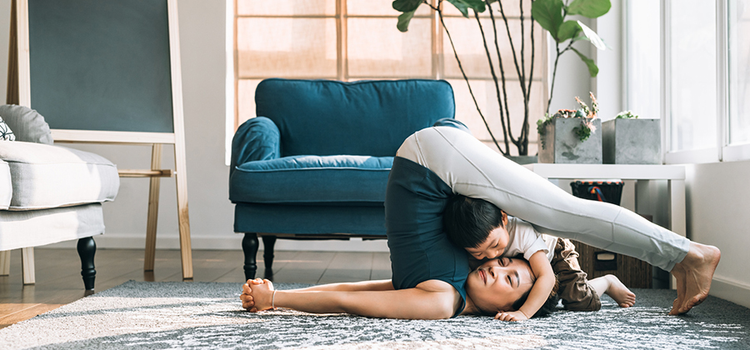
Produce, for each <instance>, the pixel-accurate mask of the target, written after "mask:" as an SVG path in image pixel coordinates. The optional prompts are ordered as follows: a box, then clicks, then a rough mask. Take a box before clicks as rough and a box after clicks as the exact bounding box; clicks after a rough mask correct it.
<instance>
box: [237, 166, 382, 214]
mask: <svg viewBox="0 0 750 350" xmlns="http://www.w3.org/2000/svg"><path fill="white" fill-rule="evenodd" d="M392 164H393V157H367V156H293V157H284V158H279V159H269V160H262V161H254V162H248V163H245V164H241V165H240V166H238V167H237V169H235V171H234V174H233V175H232V177H231V180H230V187H231V188H232V189H233V190H232V191H231V193H230V199H231V200H232V201H233V202H248V203H274V204H332V203H337V204H344V203H354V204H366V203H370V205H381V206H382V204H383V202H384V201H385V186H386V184H387V182H388V173H389V172H390V170H391V165H392Z"/></svg>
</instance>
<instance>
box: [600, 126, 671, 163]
mask: <svg viewBox="0 0 750 350" xmlns="http://www.w3.org/2000/svg"><path fill="white" fill-rule="evenodd" d="M602 137H603V141H604V143H603V144H602V146H603V152H604V153H603V156H604V163H605V164H661V122H660V121H659V119H612V120H608V121H606V122H604V123H603V124H602Z"/></svg>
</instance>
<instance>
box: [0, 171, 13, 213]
mask: <svg viewBox="0 0 750 350" xmlns="http://www.w3.org/2000/svg"><path fill="white" fill-rule="evenodd" d="M12 196H13V184H12V183H11V182H10V167H8V163H6V162H4V161H2V160H0V210H4V209H8V207H9V206H10V198H11V197H12Z"/></svg>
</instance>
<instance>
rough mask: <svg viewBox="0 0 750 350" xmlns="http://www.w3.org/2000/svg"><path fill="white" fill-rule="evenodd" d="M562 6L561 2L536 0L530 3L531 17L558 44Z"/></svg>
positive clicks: (560, 0)
mask: <svg viewBox="0 0 750 350" xmlns="http://www.w3.org/2000/svg"><path fill="white" fill-rule="evenodd" d="M563 6H564V5H563V2H562V0H536V1H534V2H533V3H531V15H532V16H534V19H535V20H536V21H537V23H539V25H540V26H542V28H544V29H546V30H547V31H549V33H550V35H552V38H554V39H555V41H557V42H560V40H558V33H559V31H560V26H561V25H562V23H563V14H562V10H563Z"/></svg>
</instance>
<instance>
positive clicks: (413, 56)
mask: <svg viewBox="0 0 750 350" xmlns="http://www.w3.org/2000/svg"><path fill="white" fill-rule="evenodd" d="M431 28H432V23H431V21H430V19H427V18H414V19H412V21H411V24H410V25H409V31H408V32H406V33H402V32H400V31H398V29H396V22H395V20H394V19H391V18H350V19H349V23H348V30H349V35H348V39H347V40H348V46H349V48H348V51H349V57H348V59H349V75H351V76H355V77H361V76H378V77H393V78H397V77H402V78H414V77H421V78H429V77H431V76H432V39H431V36H432V32H431Z"/></svg>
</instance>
